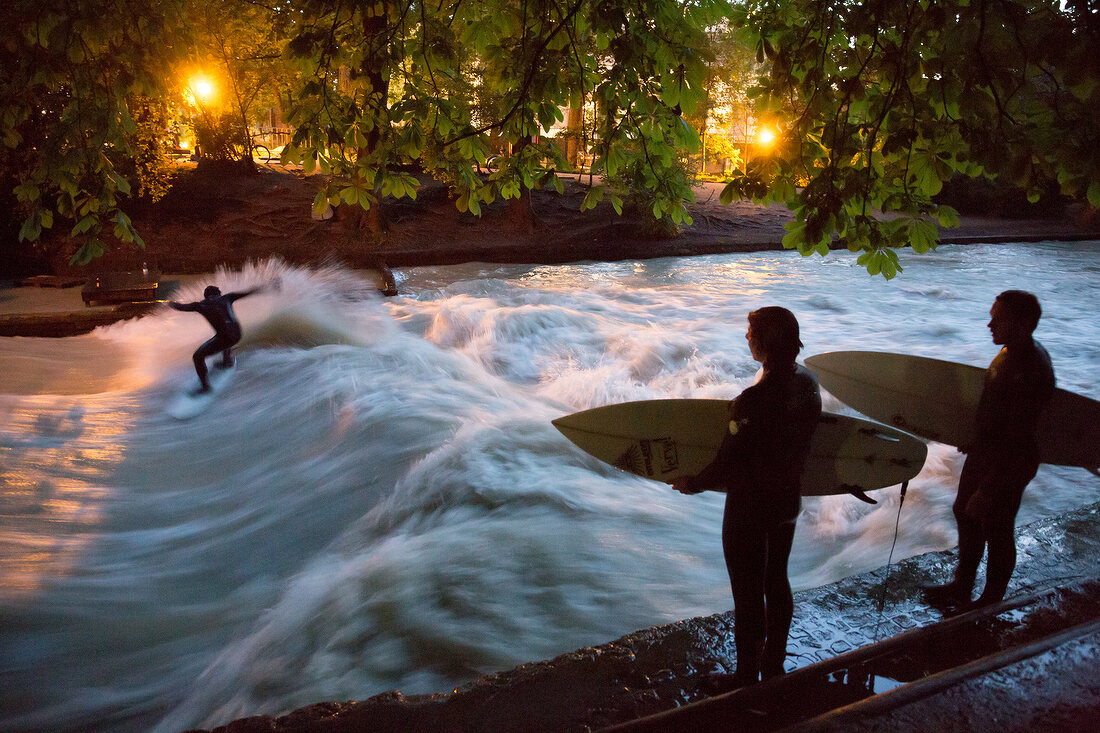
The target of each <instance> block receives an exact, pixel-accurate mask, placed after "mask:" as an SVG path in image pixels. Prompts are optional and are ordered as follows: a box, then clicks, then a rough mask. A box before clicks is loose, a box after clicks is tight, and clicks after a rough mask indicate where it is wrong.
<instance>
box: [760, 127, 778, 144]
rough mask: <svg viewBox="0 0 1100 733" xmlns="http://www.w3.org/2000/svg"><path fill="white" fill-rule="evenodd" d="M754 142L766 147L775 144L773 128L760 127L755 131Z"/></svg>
mask: <svg viewBox="0 0 1100 733" xmlns="http://www.w3.org/2000/svg"><path fill="white" fill-rule="evenodd" d="M756 144H757V145H759V146H760V147H762V148H764V149H767V148H770V147H771V146H772V145H774V144H775V130H773V129H771V128H770V127H761V128H760V129H759V130H758V131H757V133H756Z"/></svg>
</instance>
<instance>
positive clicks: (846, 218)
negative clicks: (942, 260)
mask: <svg viewBox="0 0 1100 733" xmlns="http://www.w3.org/2000/svg"><path fill="white" fill-rule="evenodd" d="M734 12H735V20H736V22H737V23H738V24H739V25H740V26H741V27H742V28H743V29H744V30H745V31H746V33H747V34H748V36H749V40H750V42H751V43H752V44H753V46H754V47H755V48H756V49H757V54H758V58H759V59H761V60H767V61H768V62H769V67H770V73H769V75H768V76H766V77H764V78H762V79H761V80H760V82H759V86H758V87H757V88H755V89H754V90H753V93H754V94H755V95H756V98H757V101H758V103H759V105H760V113H761V114H762V115H765V116H767V115H770V116H771V117H773V118H774V119H776V120H777V121H778V122H779V124H780V128H781V129H782V130H784V133H785V134H784V139H783V146H782V147H781V149H780V151H779V153H778V154H777V155H775V156H774V157H773V158H771V159H770V160H768V161H766V162H764V163H763V164H761V165H758V166H756V167H755V168H752V169H750V170H749V171H747V172H746V171H743V172H741V175H739V176H738V177H736V178H735V179H734V180H733V181H732V182H731V183H730V184H729V185H728V186H727V188H726V190H725V191H724V200H726V201H729V200H731V199H732V198H734V197H737V196H746V195H748V196H752V197H754V198H756V199H759V200H765V201H778V202H782V203H784V204H786V205H787V206H789V207H790V208H791V209H792V210H793V211H794V212H795V214H796V217H797V221H796V222H794V223H793V224H791V225H789V227H788V229H789V232H788V234H787V236H786V237H785V239H784V245H785V246H787V247H796V248H798V250H799V251H801V252H802V253H803V254H809V253H812V252H815V251H817V252H821V253H824V252H825V251H827V249H828V247H829V245H830V242H831V241H832V239H833V238H834V237H837V238H839V241H840V242H841V243H843V244H845V245H847V247H848V248H849V249H851V250H852V251H862V255H861V257H860V263H861V264H864V265H865V266H866V267H867V269H868V271H870V272H871V273H872V274H878V273H881V274H882V275H884V276H885V277H887V278H890V277H893V276H894V275H895V274H896V272H897V271H898V270H899V269H900V268H899V267H898V258H897V253H896V249H897V248H898V247H903V246H907V245H908V246H911V247H913V249H915V250H917V251H918V252H924V251H927V250H928V249H930V248H931V247H934V246H935V244H936V242H937V240H938V234H937V229H936V226H935V225H936V223H939V224H941V225H947V226H950V225H952V224H955V223H956V222H957V213H956V212H955V211H954V210H952V209H951V208H949V207H946V206H937V205H936V204H935V203H934V201H933V197H934V196H935V195H936V194H937V193H939V191H940V189H941V188H942V186H943V184H944V182H946V181H947V180H948V179H950V178H952V177H953V176H959V175H963V176H989V177H998V178H1000V179H1001V180H1004V181H1007V182H1009V183H1010V184H1013V185H1017V186H1019V187H1022V188H1023V189H1025V190H1027V191H1028V195H1029V198H1031V199H1032V200H1037V199H1038V197H1039V194H1040V192H1041V191H1043V190H1045V189H1047V188H1048V187H1049V186H1050V185H1051V184H1052V183H1053V184H1056V185H1057V186H1058V187H1060V190H1061V192H1063V193H1064V194H1068V195H1070V196H1074V197H1079V198H1087V200H1088V202H1089V203H1090V204H1091V205H1092V206H1093V207H1100V119H1098V116H1097V110H1100V83H1098V82H1100V3H1098V2H1097V1H1096V0H1066V1H1065V2H1059V1H1058V0H748V1H747V2H744V3H741V4H739V5H738V7H737V8H736V10H735V11H734ZM880 211H881V212H889V213H891V214H896V215H897V216H891V217H882V216H876V215H875V214H876V212H880Z"/></svg>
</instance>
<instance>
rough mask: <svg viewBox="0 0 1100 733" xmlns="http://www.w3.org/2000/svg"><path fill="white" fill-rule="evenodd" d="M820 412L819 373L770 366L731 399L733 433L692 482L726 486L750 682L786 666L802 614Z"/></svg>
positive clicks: (740, 668)
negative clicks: (799, 587)
mask: <svg viewBox="0 0 1100 733" xmlns="http://www.w3.org/2000/svg"><path fill="white" fill-rule="evenodd" d="M820 416H821V394H820V392H819V390H818V386H817V380H816V379H815V378H814V377H813V375H812V374H810V373H809V372H808V371H806V369H804V368H803V367H801V366H798V365H796V364H794V363H793V362H791V363H786V364H781V365H778V366H770V365H766V366H765V368H764V376H763V377H762V378H761V379H760V381H759V382H758V383H757V384H755V385H753V386H751V387H749V388H748V389H746V390H745V391H744V392H742V393H741V394H740V395H738V397H737V399H735V400H734V401H733V402H732V403H730V417H731V418H732V420H731V422H730V432H729V433H728V434H727V435H726V436H725V438H724V440H723V442H722V446H721V448H720V449H719V452H718V456H717V457H716V458H715V459H714V461H713V462H712V463H711V464H710V465H709V466H707V467H706V468H704V469H703V470H702V471H701V472H700V473H699V475H697V476H695V477H694V478H692V479H690V480H689V481H688V488H689V489H690V490H693V491H701V490H704V489H713V488H721V487H724V488H725V490H726V507H725V515H724V517H723V520H722V550H723V554H724V555H725V558H726V568H727V570H728V571H729V577H730V588H731V590H732V591H733V603H734V644H735V646H736V647H737V673H738V675H739V676H743V677H745V678H746V679H748V680H750V681H751V680H754V679H756V676H757V674H759V673H763V675H764V677H765V678H768V677H773V676H775V675H777V674H782V672H783V661H784V659H785V658H786V654H787V636H788V634H789V633H790V628H791V619H792V617H793V615H794V599H793V597H792V595H791V585H790V581H789V580H788V579H787V560H788V558H789V557H790V554H791V544H792V542H793V541H794V528H795V520H796V519H797V518H798V512H799V509H800V508H801V505H802V498H801V484H800V479H801V476H802V471H803V469H804V468H805V466H806V459H807V457H808V456H809V450H810V440H811V439H812V438H813V432H814V429H815V428H816V427H817V423H818V419H819V418H820Z"/></svg>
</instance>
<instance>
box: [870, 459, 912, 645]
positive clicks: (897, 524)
mask: <svg viewBox="0 0 1100 733" xmlns="http://www.w3.org/2000/svg"><path fill="white" fill-rule="evenodd" d="M908 489H909V480H908V479H906V480H905V481H902V482H901V498H900V499H899V501H898V516H897V519H895V520H894V541H893V542H891V543H890V556H889V557H888V558H886V578H885V579H884V580H883V581H882V595H881V596H880V597H879V600H878V620H877V621H876V622H875V639H874V641H875V643H878V640H879V638H878V632H879V628H880V627H881V626H882V613H883V610H884V609H885V608H886V591H887V590H889V588H890V571H891V570H892V568H893V564H894V548H895V547H896V546H897V544H898V531H899V529H900V528H901V508H902V506H904V505H905V492H906V491H907V490H908Z"/></svg>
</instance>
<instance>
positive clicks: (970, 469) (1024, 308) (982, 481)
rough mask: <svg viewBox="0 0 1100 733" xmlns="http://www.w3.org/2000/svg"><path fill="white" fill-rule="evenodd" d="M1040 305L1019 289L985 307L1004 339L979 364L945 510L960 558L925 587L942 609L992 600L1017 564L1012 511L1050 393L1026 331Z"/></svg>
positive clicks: (1029, 470)
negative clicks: (973, 404)
mask: <svg viewBox="0 0 1100 733" xmlns="http://www.w3.org/2000/svg"><path fill="white" fill-rule="evenodd" d="M1041 315H1042V309H1041V308H1040V306H1039V300H1038V299H1037V298H1036V297H1035V296H1034V295H1032V294H1031V293H1028V292H1024V291H1022V290H1006V291H1005V292H1003V293H1001V294H1000V295H998V296H997V298H996V300H995V301H994V302H993V307H992V308H990V310H989V316H990V318H989V330H990V333H991V334H992V337H993V343H995V344H998V345H1000V346H1003V348H1002V349H1001V351H1000V353H998V354H997V356H996V357H995V358H994V359H993V362H992V363H991V364H990V365H989V368H988V369H986V373H985V385H984V387H983V388H982V396H981V398H980V400H979V401H978V412H977V415H976V424H975V431H974V442H973V443H972V444H971V445H969V446H962V447H960V450H962V451H963V452H964V453H966V454H967V456H966V462H965V463H964V464H963V470H962V475H961V476H960V477H959V492H958V495H957V496H956V498H955V504H954V506H953V507H952V511H953V512H954V514H955V521H956V522H957V523H958V527H959V562H958V566H957V567H956V568H955V578H954V580H952V581H951V582H950V583H947V584H946V585H934V586H928V587H926V588H925V589H924V593H925V598H926V599H927V601H928V602H929V603H930V604H931V605H933V606H937V607H941V608H957V609H961V610H966V609H968V608H973V607H978V606H984V605H989V604H991V603H997V602H998V601H1000V600H1001V599H1002V598H1004V595H1005V591H1007V590H1008V581H1009V579H1010V578H1011V577H1012V571H1013V570H1014V569H1015V568H1016V538H1015V526H1016V512H1018V511H1019V509H1020V500H1021V498H1022V497H1023V494H1024V489H1025V488H1026V487H1027V485H1028V483H1030V481H1031V479H1033V478H1034V477H1035V473H1036V471H1037V470H1038V468H1039V446H1038V441H1037V428H1038V424H1039V416H1040V415H1041V414H1042V412H1043V408H1044V407H1046V405H1047V403H1048V402H1049V401H1050V398H1051V396H1052V395H1053V394H1054V368H1053V367H1052V366H1051V363H1050V355H1049V354H1047V351H1046V349H1044V348H1043V346H1042V344H1040V343H1039V342H1037V341H1035V340H1034V339H1033V338H1032V333H1033V332H1034V331H1035V327H1036V326H1038V325H1039V317H1040V316H1041ZM986 545H988V546H989V561H988V563H987V567H986V579H985V588H984V589H983V590H982V594H981V596H979V597H978V599H977V600H976V601H974V602H973V603H972V602H971V600H970V595H971V592H972V591H973V589H974V581H975V579H976V577H977V574H978V564H979V563H980V562H981V559H982V555H983V554H984V553H985V548H986Z"/></svg>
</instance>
